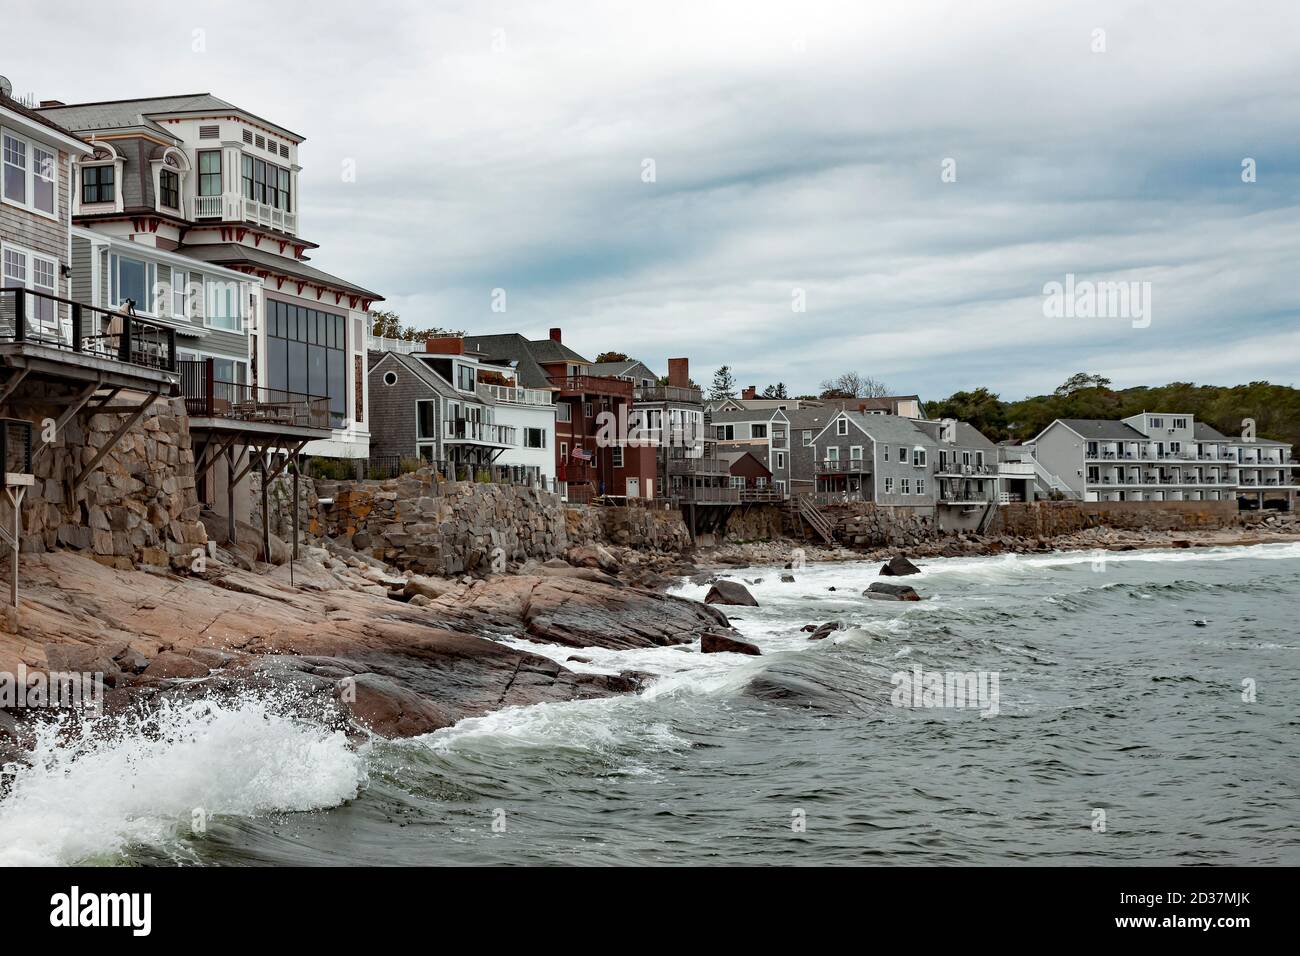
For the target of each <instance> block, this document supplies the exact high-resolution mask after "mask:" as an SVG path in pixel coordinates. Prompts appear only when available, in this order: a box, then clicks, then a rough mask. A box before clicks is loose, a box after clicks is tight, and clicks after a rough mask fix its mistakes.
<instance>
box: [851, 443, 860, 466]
mask: <svg viewBox="0 0 1300 956" xmlns="http://www.w3.org/2000/svg"><path fill="white" fill-rule="evenodd" d="M849 460H850V461H856V462H859V463H861V461H862V446H861V445H854V446H853V447H852V448H850V449H849Z"/></svg>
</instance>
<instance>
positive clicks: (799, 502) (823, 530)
mask: <svg viewBox="0 0 1300 956" xmlns="http://www.w3.org/2000/svg"><path fill="white" fill-rule="evenodd" d="M790 514H791V519H792V520H793V521H794V522H795V523H796V524H798V522H799V519H801V518H802V519H803V521H804V522H805V523H807V524H808V526H809V527H811V528H812V529H813V530H814V531H816V532H817V533H818V534H819V535H821V538H822V540H823V541H825V542H826V543H827V544H834V543H835V525H834V524H832V523H831V519H830V518H828V517H826V515H824V514H822V512H821V509H819V508H818V507H817V506H816V505H815V504H813V502H812V501H811V500H810V499H809V498H808V497H807V496H806V495H792V496H791V497H790Z"/></svg>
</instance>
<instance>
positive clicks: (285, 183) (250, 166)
mask: <svg viewBox="0 0 1300 956" xmlns="http://www.w3.org/2000/svg"><path fill="white" fill-rule="evenodd" d="M240 165H241V169H240V172H241V177H240V179H241V183H242V186H243V193H244V198H245V199H248V200H251V201H253V202H256V203H261V204H262V205H264V206H273V207H275V208H276V209H283V210H284V211H285V212H289V211H290V202H289V191H290V190H289V170H287V169H285V168H283V167H282V166H277V165H275V164H274V163H268V162H267V161H266V160H264V159H258V158H257V157H255V156H247V155H245V156H244V157H243V159H242V161H241V164H240Z"/></svg>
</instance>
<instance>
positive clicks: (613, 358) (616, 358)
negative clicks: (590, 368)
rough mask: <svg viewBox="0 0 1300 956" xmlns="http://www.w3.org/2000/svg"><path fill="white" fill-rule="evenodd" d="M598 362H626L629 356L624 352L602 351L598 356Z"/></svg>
mask: <svg viewBox="0 0 1300 956" xmlns="http://www.w3.org/2000/svg"><path fill="white" fill-rule="evenodd" d="M596 361H597V363H600V362H626V361H627V356H626V355H625V354H623V353H622V352H601V353H600V354H599V355H597V356H596Z"/></svg>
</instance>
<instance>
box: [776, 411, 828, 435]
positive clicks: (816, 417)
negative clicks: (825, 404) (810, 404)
mask: <svg viewBox="0 0 1300 956" xmlns="http://www.w3.org/2000/svg"><path fill="white" fill-rule="evenodd" d="M839 413H840V410H839V409H838V408H796V409H795V410H794V411H787V412H786V413H785V414H786V417H787V418H789V419H790V428H791V430H798V431H807V430H808V429H810V428H811V429H818V430H820V429H821V428H824V427H825V425H826V423H827V422H829V421H830V420H831V419H832V418H834V417H835V416H836V415H838V414H839Z"/></svg>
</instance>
